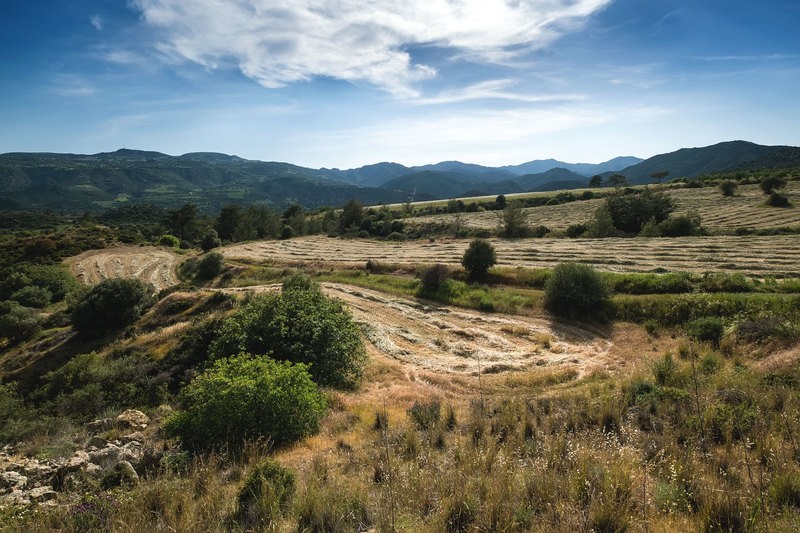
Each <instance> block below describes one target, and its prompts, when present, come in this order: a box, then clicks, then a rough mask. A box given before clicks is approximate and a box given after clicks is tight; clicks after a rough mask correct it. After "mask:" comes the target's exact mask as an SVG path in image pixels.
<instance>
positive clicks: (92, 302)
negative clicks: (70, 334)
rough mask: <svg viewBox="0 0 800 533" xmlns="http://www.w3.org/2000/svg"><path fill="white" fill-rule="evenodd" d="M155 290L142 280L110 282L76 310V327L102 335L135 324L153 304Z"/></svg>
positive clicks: (94, 289) (97, 287) (94, 290)
mask: <svg viewBox="0 0 800 533" xmlns="http://www.w3.org/2000/svg"><path fill="white" fill-rule="evenodd" d="M153 301H154V298H153V287H152V286H151V285H145V284H144V283H142V282H141V281H139V280H138V279H106V280H103V281H101V282H100V283H98V284H97V285H95V286H94V287H92V288H91V289H89V291H88V292H87V293H86V294H84V295H83V297H82V298H81V299H80V300H79V301H78V302H77V304H76V305H75V308H74V309H73V311H72V326H73V327H74V328H75V330H77V331H79V332H81V333H86V334H94V333H102V332H105V331H108V330H112V329H117V328H122V327H125V326H127V325H129V324H132V323H133V322H134V321H136V319H138V318H139V317H140V316H142V314H143V313H144V312H145V311H146V310H147V308H149V307H150V306H151V305H152V304H153Z"/></svg>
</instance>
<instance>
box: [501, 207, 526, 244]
mask: <svg viewBox="0 0 800 533" xmlns="http://www.w3.org/2000/svg"><path fill="white" fill-rule="evenodd" d="M529 234H530V227H529V226H528V213H527V212H526V211H525V210H524V209H523V208H522V207H521V206H520V204H519V203H518V202H511V203H509V204H506V208H505V209H503V229H502V231H501V232H500V235H501V236H503V237H505V238H507V239H518V238H524V237H527V236H528V235H529Z"/></svg>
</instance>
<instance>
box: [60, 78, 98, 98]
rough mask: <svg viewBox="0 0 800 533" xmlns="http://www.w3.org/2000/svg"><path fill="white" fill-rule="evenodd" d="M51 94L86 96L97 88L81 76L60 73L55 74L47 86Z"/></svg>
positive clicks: (92, 93) (91, 94) (95, 91)
mask: <svg viewBox="0 0 800 533" xmlns="http://www.w3.org/2000/svg"><path fill="white" fill-rule="evenodd" d="M49 91H50V92H51V93H52V94H55V95H58V96H70V97H87V96H93V95H94V94H95V93H97V89H95V87H94V86H93V85H91V84H90V83H89V82H88V81H86V80H85V79H84V78H82V77H81V76H78V75H75V74H62V75H59V76H56V78H55V79H54V80H53V81H52V83H51V84H50V87H49Z"/></svg>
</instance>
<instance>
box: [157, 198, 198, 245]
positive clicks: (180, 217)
mask: <svg viewBox="0 0 800 533" xmlns="http://www.w3.org/2000/svg"><path fill="white" fill-rule="evenodd" d="M165 225H166V226H167V228H168V229H169V232H170V233H171V234H172V235H176V236H177V237H178V238H179V239H180V240H182V241H189V242H196V241H197V239H198V238H199V236H200V235H201V234H202V227H201V226H202V221H201V219H200V212H199V210H198V209H197V206H196V205H194V204H184V205H183V207H181V208H180V209H170V210H169V211H167V218H166V220H165Z"/></svg>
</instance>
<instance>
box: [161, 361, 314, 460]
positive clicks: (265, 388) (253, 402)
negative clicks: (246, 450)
mask: <svg viewBox="0 0 800 533" xmlns="http://www.w3.org/2000/svg"><path fill="white" fill-rule="evenodd" d="M307 369H308V367H307V366H306V365H302V364H297V365H294V364H292V363H289V362H279V361H274V360H272V359H269V358H266V357H257V356H256V357H254V356H252V355H249V354H240V355H237V356H234V357H230V358H224V359H220V360H219V361H217V362H216V363H215V364H214V366H212V367H211V368H210V369H208V370H206V371H205V372H203V373H202V374H200V375H199V376H197V378H195V379H194V380H193V381H192V382H191V383H190V384H189V385H188V386H187V387H186V388H185V389H184V390H183V392H182V393H181V404H182V406H183V410H181V411H180V412H178V413H177V414H175V415H174V416H173V417H172V418H170V419H169V420H168V421H167V423H166V430H167V432H168V434H169V435H172V436H177V437H179V438H180V439H181V442H182V443H183V445H184V446H186V447H187V448H189V449H191V450H208V449H224V448H227V449H228V450H231V451H236V450H240V449H241V448H242V446H243V445H244V443H245V441H247V440H251V439H259V438H266V439H269V440H270V441H272V442H274V443H275V444H278V445H282V444H287V443H290V442H294V441H296V440H298V439H301V438H303V437H306V436H308V435H311V434H313V433H316V432H317V431H318V430H319V421H320V418H321V417H322V415H323V414H324V412H325V409H326V404H325V398H324V397H323V396H322V394H321V393H320V392H319V390H318V389H317V386H316V385H315V384H314V382H313V381H311V376H310V375H309V374H308V371H307Z"/></svg>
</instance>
